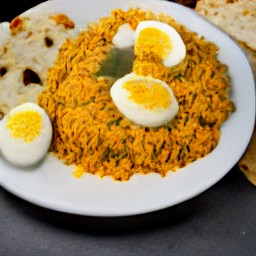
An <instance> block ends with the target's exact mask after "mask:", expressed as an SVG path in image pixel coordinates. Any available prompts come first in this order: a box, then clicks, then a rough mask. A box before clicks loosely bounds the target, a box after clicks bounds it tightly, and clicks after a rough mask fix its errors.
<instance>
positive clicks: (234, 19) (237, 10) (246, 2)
mask: <svg viewBox="0 0 256 256" xmlns="http://www.w3.org/2000/svg"><path fill="white" fill-rule="evenodd" d="M195 10H196V11H197V12H198V13H199V14H201V15H203V16H204V17H206V18H207V19H208V20H210V21H211V22H212V23H214V24H215V25H217V26H218V27H219V28H221V29H223V30H224V31H226V32H227V33H228V34H229V35H230V36H232V37H233V38H234V39H236V40H237V41H239V42H243V43H244V44H246V45H247V46H248V47H250V48H251V49H253V50H256V0H240V1H239V0H233V1H231V0H201V1H198V2H197V4H196V8H195Z"/></svg>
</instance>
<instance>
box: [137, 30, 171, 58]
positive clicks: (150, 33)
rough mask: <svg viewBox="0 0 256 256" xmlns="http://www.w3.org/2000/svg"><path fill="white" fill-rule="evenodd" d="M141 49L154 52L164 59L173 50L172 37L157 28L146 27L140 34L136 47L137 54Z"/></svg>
mask: <svg viewBox="0 0 256 256" xmlns="http://www.w3.org/2000/svg"><path fill="white" fill-rule="evenodd" d="M140 49H142V50H143V51H145V52H148V53H150V52H152V53H154V54H156V55H157V56H159V57H160V58H161V59H164V58H165V57H166V56H167V55H168V54H169V53H170V52H171V50H172V42H171V40H170V37H169V36H168V35H167V34H166V33H164V32H163V31H161V30H159V29H157V28H152V27H149V28H145V29H143V30H142V31H141V32H140V33H139V36H138V39H137V44H136V47H135V54H136V55H138V54H139V51H140Z"/></svg>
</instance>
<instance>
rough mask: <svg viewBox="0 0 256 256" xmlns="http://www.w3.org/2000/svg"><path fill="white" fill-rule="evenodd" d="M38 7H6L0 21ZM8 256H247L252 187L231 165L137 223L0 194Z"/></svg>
mask: <svg viewBox="0 0 256 256" xmlns="http://www.w3.org/2000/svg"><path fill="white" fill-rule="evenodd" d="M71 1H72V0H71ZM39 2H40V1H38V0H34V1H33V0H30V1H28V0H19V1H9V2H8V1H6V4H7V7H4V8H3V7H2V6H0V21H10V20H11V19H12V18H14V17H15V16H17V15H18V14H20V13H22V12H23V11H25V10H27V9H28V8H30V7H32V6H34V5H36V4H38V3H39ZM186 2H187V3H188V2H189V1H186ZM2 4H3V1H2V2H1V5H2ZM234 139H235V138H234ZM0 171H1V170H0ZM14 255H21V256H26V255H28V256H29V255H31V256H34V255H38V256H41V255H47V256H51V255H54V256H56V255H61V256H65V255H89V256H91V255H92V256H93V255H99V256H101V255H107V256H108V255H111V256H112V255H122V256H126V255H142V256H144V255H145V256H146V255H149V256H150V255H181V256H186V255H213V256H215V255H223V256H224V255H225V256H226V255H237V256H253V255H256V188H255V187H253V186H252V185H251V184H250V183H249V182H248V181H247V180H246V178H245V177H244V175H243V174H242V173H241V172H240V171H239V170H238V168H237V166H235V167H234V168H233V169H232V170H231V171H230V172H229V173H228V174H227V175H226V176H225V177H224V178H223V179H222V180H220V181H219V182H218V183H217V184H215V185H214V186H213V187H211V188H210V189H208V190H207V191H205V192H204V193H202V194H200V195H199V196H197V197H195V198H193V199H191V200H189V201H186V202H184V203H181V204H179V205H176V206H173V207H170V208H167V209H165V210H161V211H156V212H153V213H148V214H143V215H138V216H130V217H120V218H97V217H87V216H77V215H72V214H65V213H60V212H56V211H52V210H48V209H45V208H42V207H39V206H36V205H33V204H30V203H28V202H26V201H24V200H22V199H20V198H18V197H16V196H14V195H12V194H11V193H9V192H7V191H6V190H4V189H3V188H1V187H0V256H14Z"/></svg>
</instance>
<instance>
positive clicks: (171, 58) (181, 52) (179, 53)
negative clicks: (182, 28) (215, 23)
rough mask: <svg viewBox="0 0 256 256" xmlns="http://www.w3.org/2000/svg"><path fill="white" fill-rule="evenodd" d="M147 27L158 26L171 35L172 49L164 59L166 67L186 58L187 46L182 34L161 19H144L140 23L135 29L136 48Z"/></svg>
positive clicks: (157, 27)
mask: <svg viewBox="0 0 256 256" xmlns="http://www.w3.org/2000/svg"><path fill="white" fill-rule="evenodd" d="M146 28H156V29H158V30H160V31H162V32H163V33H165V34H166V35H167V36H168V37H169V39H170V41H171V45H172V49H171V51H170V52H169V53H168V56H167V57H165V58H164V59H163V64H164V65H165V66H166V67H171V66H175V65H177V64H179V63H180V62H181V61H182V60H183V59H184V58H185V56H186V46H185V44H184V42H183V40H182V38H181V36H180V34H179V33H178V32H177V31H176V30H175V29H174V28H173V27H172V26H170V25H168V24H166V23H163V22H160V21H153V20H148V21H142V22H140V23H139V24H138V26H137V28H136V30H135V48H136V43H137V41H138V37H139V35H140V33H141V31H143V30H144V29H146Z"/></svg>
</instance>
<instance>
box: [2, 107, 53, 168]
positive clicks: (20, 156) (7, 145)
mask: <svg viewBox="0 0 256 256" xmlns="http://www.w3.org/2000/svg"><path fill="white" fill-rule="evenodd" d="M28 110H31V111H35V112H37V113H39V114H40V115H41V117H42V129H41V131H40V134H39V135H38V136H37V137H36V138H35V139H34V140H33V141H32V142H29V143H28V142H25V141H24V140H23V139H22V138H15V137H13V136H12V134H11V131H10V130H9V129H8V127H7V121H8V118H9V117H10V116H11V115H13V114H17V113H21V112H23V111H28ZM0 131H1V138H0V147H1V154H2V156H3V157H4V158H5V159H6V160H7V161H9V162H10V163H12V164H14V165H17V166H20V167H26V166H30V165H33V164H36V163H37V162H39V161H40V160H41V159H42V158H43V157H44V156H45V155H46V153H47V151H48V149H49V147H50V143H51V139H52V126H51V122H50V119H49V117H48V115H47V114H46V112H45V111H44V110H43V109H42V108H41V107H40V106H38V105H37V104H34V103H24V104H22V105H19V106H17V107H15V108H13V109H12V110H11V111H10V112H9V113H8V114H7V115H6V116H5V117H4V118H3V120H2V122H1V123H0Z"/></svg>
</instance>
